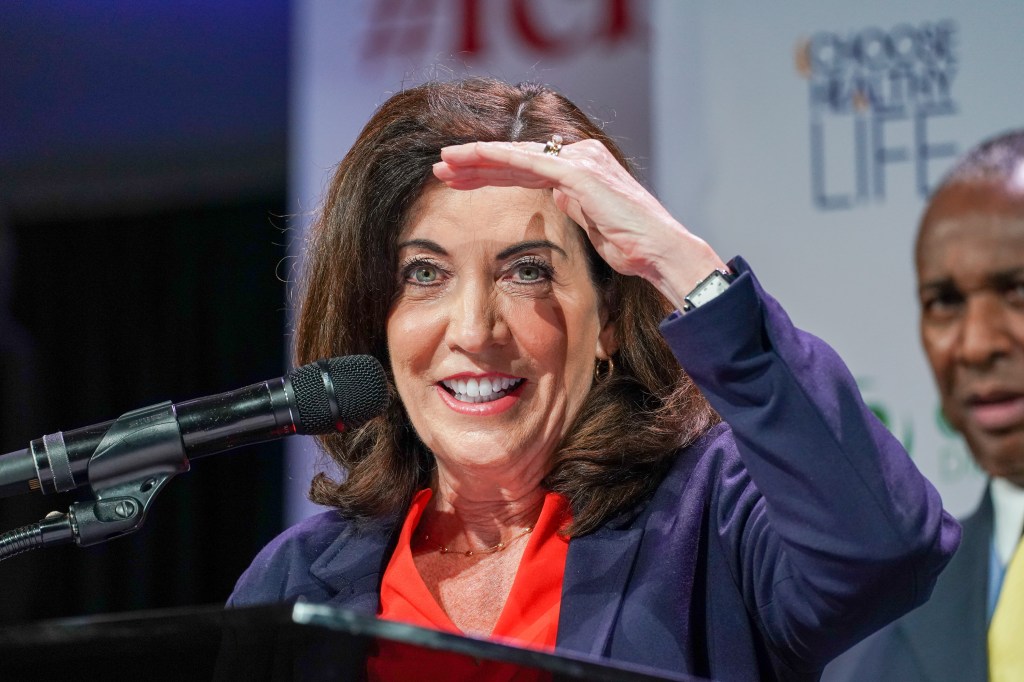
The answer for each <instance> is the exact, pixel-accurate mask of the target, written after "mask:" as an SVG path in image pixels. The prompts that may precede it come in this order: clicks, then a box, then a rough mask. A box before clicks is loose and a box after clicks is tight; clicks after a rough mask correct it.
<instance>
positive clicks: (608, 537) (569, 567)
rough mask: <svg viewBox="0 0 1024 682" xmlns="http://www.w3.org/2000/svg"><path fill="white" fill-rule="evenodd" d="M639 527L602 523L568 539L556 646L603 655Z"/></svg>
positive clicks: (633, 557)
mask: <svg viewBox="0 0 1024 682" xmlns="http://www.w3.org/2000/svg"><path fill="white" fill-rule="evenodd" d="M642 537H643V528H642V526H640V525H639V524H638V525H636V526H632V527H628V528H615V527H612V526H610V525H609V526H605V527H603V528H601V529H599V530H597V531H595V532H593V533H591V534H589V535H585V536H583V537H579V538H574V539H573V540H572V541H571V542H570V543H569V554H568V556H567V557H566V561H565V577H564V578H563V583H562V605H561V612H560V613H559V618H558V647H559V648H564V649H571V650H573V651H578V652H581V653H585V654H591V655H594V656H602V655H604V652H605V650H606V648H607V645H608V640H609V638H610V637H611V633H612V628H613V627H614V625H615V621H616V618H617V616H618V614H619V609H620V607H621V605H622V599H623V596H624V595H625V593H626V582H627V581H628V580H629V575H630V572H631V569H632V568H633V563H634V561H635V560H636V555H637V550H638V549H639V547H640V540H641V539H642Z"/></svg>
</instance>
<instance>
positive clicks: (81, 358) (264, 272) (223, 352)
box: [0, 192, 288, 624]
mask: <svg viewBox="0 0 1024 682" xmlns="http://www.w3.org/2000/svg"><path fill="white" fill-rule="evenodd" d="M284 205H285V198H284V195H283V192H282V194H281V195H280V196H272V197H260V198H258V199H246V200H231V202H230V203H220V204H213V205H201V206H190V207H185V208H174V209H162V210H160V211H159V212H145V211H138V212H136V213H134V214H132V215H105V216H104V215H92V216H91V217H87V218H78V219H76V218H73V217H71V218H69V217H62V218H60V219H59V220H49V221H46V222H39V221H34V220H32V219H31V218H30V217H27V216H21V217H19V218H18V219H16V220H13V221H11V222H9V223H8V224H7V230H8V237H13V240H11V239H8V240H6V242H7V247H6V248H8V250H9V251H10V250H13V255H14V257H13V258H11V259H9V260H8V262H7V265H6V267H5V270H6V272H5V273H3V274H4V278H5V279H6V280H7V283H6V287H7V291H8V298H9V300H8V301H6V302H4V301H2V300H0V307H6V308H7V310H6V311H4V312H3V314H2V315H0V324H2V325H4V326H5V329H4V330H3V333H2V334H0V337H2V338H3V339H4V343H3V344H2V346H0V351H2V354H0V379H2V381H0V406H4V410H3V414H2V415H0V453H3V452H10V451H13V450H16V449H20V448H23V447H26V446H27V445H28V442H29V440H31V439H33V438H37V437H40V436H42V435H43V434H46V433H53V432H56V431H63V430H70V429H74V428H78V427H82V426H86V425H89V424H92V423H95V422H100V421H105V420H108V419H112V418H115V417H117V416H118V415H120V414H122V413H124V412H127V411H129V410H132V409H135V408H138V407H143V406H147V405H151V404H154V403H159V402H162V401H164V400H172V401H175V402H178V401H182V400H187V399H190V398H194V397H199V396H203V395H209V394H212V393H218V392H222V391H226V390H232V389H235V388H239V387H241V386H244V385H247V384H250V383H254V382H256V381H262V380H265V379H269V378H271V377H275V376H280V375H281V374H282V373H283V369H284V365H283V363H284V358H285V350H284V324H285V320H284V286H283V284H282V283H281V282H280V280H279V279H278V275H279V272H283V271H284V269H285V268H284V266H283V265H282V263H283V259H284V257H285V248H284V245H285V243H286V240H287V238H288V236H287V233H284V232H282V230H281V229H280V228H281V225H282V224H283V222H284V221H283V219H277V218H274V215H280V214H281V213H282V212H283V206H284ZM8 255H10V253H9V254H8ZM282 469H283V462H282V456H281V444H280V443H272V444H266V445H258V446H252V447H248V448H243V449H240V450H236V451H233V452H231V453H225V454H221V455H216V456H211V457H207V458H203V459H200V460H197V461H196V462H194V463H193V465H192V470H191V471H190V472H188V473H185V474H182V475H180V476H178V477H176V478H174V479H173V480H172V481H171V482H170V483H169V484H168V486H167V488H166V489H165V490H164V491H163V492H162V493H160V495H159V496H158V497H157V498H156V500H155V503H154V506H153V507H152V508H151V511H150V513H149V516H148V519H147V521H146V523H145V525H144V526H143V528H142V529H141V530H140V531H139V532H137V533H136V534H135V535H131V536H128V537H125V538H120V539H117V540H113V541H110V542H107V543H105V544H102V545H97V546H94V547H90V548H78V547H76V546H73V545H72V546H65V547H57V548H45V549H40V550H35V551H33V552H30V553H27V554H23V555H19V556H16V557H13V558H10V559H7V560H5V561H2V562H0V591H2V593H0V624H9V623H12V622H21V621H28V620H38V619H43V618H51V617H63V616H81V615H87V614H96V613H111V612H119V611H127V610H138V609H149V608H160V607H171V606H183V605H192V604H211V603H220V602H222V601H223V600H224V599H225V598H226V597H227V596H228V594H229V592H230V590H231V587H232V586H233V584H234V581H235V579H236V578H237V577H238V575H239V574H240V573H241V572H242V570H244V568H245V567H246V566H247V565H248V563H249V562H250V560H251V559H252V557H253V556H254V555H255V553H256V552H257V551H258V549H259V548H260V547H262V545H263V544H265V543H266V542H267V541H268V540H269V539H270V538H271V537H273V535H274V534H275V533H277V532H278V531H279V530H280V526H281V506H282V504H281V481H280V479H281V472H282ZM87 495H88V493H87V491H86V490H82V489H79V490H77V491H72V492H69V493H64V494H63V495H59V496H42V495H39V494H31V495H21V496H17V497H12V498H7V499H4V500H0V530H4V531H6V530H10V529H12V528H15V527H17V526H21V525H23V524H26V523H31V522H34V521H38V520H39V519H40V518H42V516H43V515H45V514H46V513H47V512H49V511H52V510H60V511H67V508H68V506H69V505H70V504H71V503H72V502H74V501H75V500H78V499H84V498H85V497H86V496H87Z"/></svg>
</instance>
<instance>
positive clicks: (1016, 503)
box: [824, 130, 1024, 682]
mask: <svg viewBox="0 0 1024 682" xmlns="http://www.w3.org/2000/svg"><path fill="white" fill-rule="evenodd" d="M916 264H917V279H918V294H919V301H920V304H921V341H922V343H923V345H924V350H925V353H926V354H927V356H928V361H929V363H930V365H931V368H932V371H933V373H934V375H935V381H936V385H937V387H938V390H939V394H940V396H941V399H942V409H943V412H944V413H945V415H946V418H947V419H948V420H949V422H950V423H951V424H952V425H953V426H954V427H955V428H956V429H957V430H958V431H959V432H960V433H961V434H963V437H964V439H965V441H966V442H967V446H968V448H969V449H970V451H971V454H972V455H973V456H974V459H975V461H976V462H977V463H978V465H979V466H980V467H981V468H982V469H983V470H984V471H985V472H986V473H987V474H988V475H989V477H990V479H989V484H988V486H987V487H986V490H985V494H984V496H983V498H982V500H981V504H980V505H979V506H978V508H977V509H976V510H975V511H974V513H972V514H971V515H970V516H969V517H967V518H966V519H965V520H964V521H963V541H962V543H961V545H960V549H959V550H958V551H957V553H956V555H954V557H953V559H952V561H951V562H950V564H949V566H948V567H947V568H946V570H945V571H944V572H943V574H942V575H941V576H940V577H939V580H938V583H937V584H936V587H935V590H934V592H933V593H932V597H931V599H930V600H929V601H928V602H927V603H925V604H924V605H923V606H921V607H919V608H918V609H916V610H915V611H912V612H911V613H909V614H907V615H906V616H904V617H903V618H901V619H900V620H898V621H896V622H895V623H893V624H891V625H889V626H888V627H886V628H884V629H883V630H881V631H880V632H878V633H876V634H875V635H873V636H871V637H869V638H868V639H867V640H865V641H864V642H862V643H861V644H860V645H858V646H857V647H855V648H854V649H852V650H851V651H850V652H848V653H847V654H845V655H844V656H842V657H841V658H840V659H838V660H837V661H835V662H834V663H833V664H832V665H831V666H830V667H829V668H828V669H827V670H826V673H825V676H824V679H825V680H829V681H838V680H899V681H900V682H907V681H913V680H929V681H934V680H957V681H958V682H959V681H971V680H979V681H981V680H987V679H988V678H989V660H988V643H987V632H988V627H989V622H990V619H991V617H992V614H993V612H994V611H995V608H996V604H997V601H998V599H999V595H1000V588H1001V586H1002V584H1003V578H1004V576H1005V573H1006V568H1007V565H1008V564H1009V562H1010V559H1011V558H1012V557H1013V555H1014V552H1015V549H1016V546H1017V544H1018V541H1019V540H1020V537H1021V531H1022V526H1024V130H1017V131H1013V132H1009V133H1005V134H1003V135H1000V136H998V137H996V138H993V139H991V140H988V141H986V142H984V143H982V144H980V145H979V146H977V147H976V148H974V149H972V150H971V151H970V152H968V153H967V155H966V156H964V157H963V158H962V159H961V160H960V161H959V162H958V163H957V164H956V165H955V166H954V167H953V169H952V170H951V171H950V172H949V174H948V175H947V176H946V177H945V178H944V179H943V181H942V183H941V184H940V185H939V187H938V189H937V190H936V191H935V193H934V194H933V195H932V198H931V200H930V201H929V203H928V206H927V207H926V209H925V213H924V216H923V217H922V219H921V224H920V229H919V231H918V236H917V247H916ZM1021 568H1024V567H1021ZM1004 608H1005V607H1004ZM1020 646H1022V647H1024V633H1021V634H1020Z"/></svg>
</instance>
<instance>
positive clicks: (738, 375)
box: [662, 258, 960, 669]
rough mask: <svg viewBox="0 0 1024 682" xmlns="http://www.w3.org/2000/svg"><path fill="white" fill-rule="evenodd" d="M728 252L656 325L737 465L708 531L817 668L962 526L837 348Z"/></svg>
mask: <svg viewBox="0 0 1024 682" xmlns="http://www.w3.org/2000/svg"><path fill="white" fill-rule="evenodd" d="M731 265H732V267H733V270H734V271H735V272H737V273H738V274H739V276H738V278H737V279H736V280H735V281H734V282H733V283H732V285H731V286H730V287H729V288H728V289H727V290H726V291H725V292H724V293H723V294H721V295H720V296H718V297H717V298H716V299H714V300H713V301H711V302H709V303H707V304H706V305H704V306H701V307H700V308H697V309H696V310H693V311H691V312H689V313H686V314H685V315H680V314H678V313H675V314H673V315H672V316H670V317H669V318H668V319H667V320H666V321H665V322H663V324H662V332H663V334H664V335H665V337H666V340H667V341H668V342H669V345H670V346H671V347H672V349H673V352H674V353H675V355H676V357H677V358H678V360H679V362H680V364H681V365H682V367H683V368H684V369H685V370H686V371H687V373H688V374H689V375H690V376H691V377H692V378H693V380H694V382H695V383H696V384H697V385H698V386H699V387H700V388H701V390H702V392H703V393H704V395H705V396H706V397H707V399H708V401H709V402H710V403H711V405H712V406H713V407H714V408H715V409H716V410H717V411H718V412H719V414H721V416H722V418H723V419H724V420H725V421H726V422H728V424H729V425H730V427H731V429H732V431H733V434H734V437H735V439H736V446H737V448H738V450H739V454H740V457H741V459H742V461H743V465H744V467H745V468H746V470H747V472H748V473H749V478H747V477H742V478H743V479H744V480H745V481H746V483H744V484H742V485H741V484H737V483H735V482H730V481H722V482H721V484H720V486H719V491H718V492H719V494H718V495H716V503H715V506H714V508H713V509H712V510H711V518H710V523H711V524H712V534H713V541H717V542H720V543H722V544H723V547H724V552H725V553H726V555H727V556H729V557H730V570H731V571H732V574H733V575H732V576H731V578H732V580H734V581H735V583H736V587H737V589H739V590H741V592H742V595H743V599H744V602H745V604H746V606H747V610H748V612H749V613H750V614H752V615H753V617H754V618H755V619H756V621H757V623H758V627H760V628H761V629H762V631H763V633H764V636H765V638H766V639H767V640H768V641H769V642H770V644H771V646H772V647H773V648H774V649H775V650H776V652H777V653H780V655H782V656H783V657H784V658H788V659H789V660H790V663H791V664H793V665H795V666H796V667H798V668H805V669H813V668H820V667H821V666H822V665H824V663H825V662H827V661H828V660H829V659H831V658H832V657H834V656H835V655H837V654H838V653H840V652H842V651H843V650H845V649H847V648H849V647H850V646H852V645H853V644H854V643H855V642H857V641H858V640H860V639H862V638H863V637H865V636H867V635H868V634H869V633H871V632H873V631H874V630H877V629H878V628H880V627H882V626H883V625H884V624H886V623H888V622H890V621H892V620H894V619H895V618H897V617H899V616H900V615H902V614H903V613H906V612H907V611H909V610H911V609H913V608H914V607H915V606H917V605H919V604H921V603H923V602H924V601H925V600H926V599H927V598H928V596H929V594H930V593H931V590H932V587H933V585H934V583H935V580H936V578H937V576H938V574H939V572H940V571H941V570H942V568H943V566H945V564H946V562H947V561H948V560H949V558H950V556H952V553H953V552H954V550H955V549H956V547H957V545H958V543H959V538H960V528H959V525H958V524H957V522H956V521H955V520H954V519H953V518H952V517H951V516H950V515H949V514H947V513H946V512H945V511H944V510H943V508H942V502H941V499H940V498H939V495H938V493H937V491H936V490H935V489H934V488H933V487H932V486H931V484H930V483H928V481H927V480H926V479H925V478H924V477H923V476H922V475H921V474H920V472H919V471H918V470H917V468H916V467H915V466H914V464H913V462H912V461H911V460H910V457H909V456H908V455H907V453H906V451H905V450H904V449H903V447H902V446H901V445H900V443H899V442H898V441H897V440H896V439H895V438H894V437H893V436H892V435H891V434H890V433H889V432H888V430H887V429H886V428H885V427H884V426H883V425H882V424H881V423H880V422H879V421H878V420H877V419H876V418H875V416H874V415H873V414H872V413H871V411H870V410H869V409H868V408H867V406H865V404H864V402H863V400H862V399H861V396H860V392H859V390H858V388H857V385H856V383H855V382H854V380H853V377H852V376H851V375H850V372H849V371H848V370H847V368H846V366H845V365H844V364H843V362H842V360H841V359H840V358H839V357H838V355H837V354H836V353H835V351H833V350H832V349H831V348H830V347H829V346H828V345H826V344H825V343H824V342H822V341H821V340H819V339H817V338H815V337H814V336H812V335H810V334H807V333H805V332H802V331H800V330H798V329H796V328H795V327H794V326H793V324H792V323H791V321H790V320H789V317H788V316H787V315H786V314H785V312H784V311H783V310H782V308H781V307H780V306H779V304H778V303H777V302H776V301H775V300H774V299H772V298H771V297H770V296H768V295H767V294H766V293H765V292H764V291H763V290H762V288H761V286H760V284H759V283H758V282H757V280H756V278H755V277H754V274H753V272H752V271H751V269H750V267H749V266H748V265H747V264H746V262H744V261H743V260H742V259H739V258H737V259H735V260H734V261H733V262H732V263H731ZM751 486H753V489H751Z"/></svg>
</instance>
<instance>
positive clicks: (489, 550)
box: [423, 526, 533, 556]
mask: <svg viewBox="0 0 1024 682" xmlns="http://www.w3.org/2000/svg"><path fill="white" fill-rule="evenodd" d="M532 532H533V526H528V527H527V528H526V529H525V530H522V531H520V532H518V533H516V534H515V535H513V536H512V537H510V538H509V539H508V540H503V541H502V542H499V543H498V544H496V545H491V546H490V547H486V548H484V549H466V550H461V549H451V548H450V547H448V546H447V545H438V546H437V548H436V549H434V551H435V552H438V553H439V554H457V555H460V556H475V555H477V554H494V553H495V552H500V551H502V550H503V549H505V548H507V547H508V546H509V545H511V544H512V543H513V542H515V541H516V540H518V539H519V538H521V537H523V536H524V535H529V534H530V533H532ZM423 542H430V536H429V535H424V536H423Z"/></svg>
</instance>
